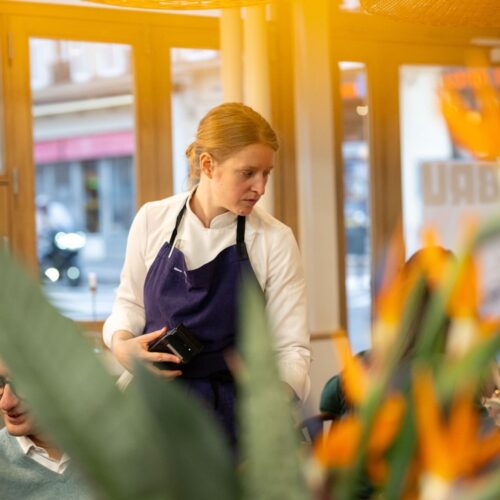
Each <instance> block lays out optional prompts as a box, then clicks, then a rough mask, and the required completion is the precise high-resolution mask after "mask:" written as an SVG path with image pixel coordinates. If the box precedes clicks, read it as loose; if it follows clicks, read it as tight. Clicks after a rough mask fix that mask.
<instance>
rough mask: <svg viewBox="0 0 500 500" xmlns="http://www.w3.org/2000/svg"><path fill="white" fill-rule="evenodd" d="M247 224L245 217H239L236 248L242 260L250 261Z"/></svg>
mask: <svg viewBox="0 0 500 500" xmlns="http://www.w3.org/2000/svg"><path fill="white" fill-rule="evenodd" d="M245 222H246V219H245V217H243V215H238V225H237V227H236V247H237V248H238V254H239V256H240V259H242V260H244V259H248V252H247V246H246V245H245Z"/></svg>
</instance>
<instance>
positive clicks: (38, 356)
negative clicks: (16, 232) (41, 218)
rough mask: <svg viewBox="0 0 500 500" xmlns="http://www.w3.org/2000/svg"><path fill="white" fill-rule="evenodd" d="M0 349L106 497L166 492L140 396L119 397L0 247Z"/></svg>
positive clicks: (56, 437) (49, 428) (43, 425)
mask: <svg viewBox="0 0 500 500" xmlns="http://www.w3.org/2000/svg"><path fill="white" fill-rule="evenodd" d="M0 276H1V283H2V286H1V287H0V355H1V357H2V359H3V361H4V363H5V364H6V365H7V366H8V367H9V370H10V374H11V377H12V378H13V379H14V380H15V383H16V385H17V386H18V390H19V391H20V393H21V394H22V395H23V398H24V399H25V401H26V404H27V406H28V407H29V408H30V410H31V411H32V413H33V415H34V418H35V421H36V422H37V424H38V425H39V427H40V429H41V430H42V432H43V433H44V434H45V435H47V436H48V437H49V439H50V440H52V441H53V442H54V444H56V445H57V446H59V447H60V448H61V449H63V450H65V451H66V452H67V453H68V454H69V455H70V456H71V458H72V463H73V465H74V466H76V467H78V468H79V469H80V470H81V471H82V472H83V474H84V476H85V477H87V478H88V479H89V481H90V482H91V484H93V487H94V488H95V491H96V495H97V496H98V497H100V498H105V499H107V500H109V499H111V500H115V499H116V500H121V499H130V500H135V499H137V498H148V499H155V498H165V496H164V494H163V492H164V484H163V482H162V480H161V477H162V455H161V451H162V450H161V449H160V448H159V446H158V445H157V443H156V436H155V435H154V434H153V433H152V432H151V430H150V427H149V426H148V425H147V423H148V418H149V417H148V415H147V412H146V409H145V408H143V402H142V399H141V397H140V395H139V394H138V393H136V392H134V391H130V393H129V394H127V396H126V397H125V396H124V395H123V394H122V393H120V392H119V391H118V390H117V389H116V387H115V384H114V380H113V378H112V377H111V376H110V375H109V374H108V373H107V371H106V369H105V367H104V365H103V364H102V363H101V361H100V360H99V359H98V358H97V357H96V355H95V354H94V352H93V350H92V348H91V346H90V345H89V343H88V342H87V341H86V340H85V339H84V338H83V336H82V334H81V332H79V331H78V329H77V327H76V325H75V324H74V323H73V322H72V321H71V320H69V319H67V318H64V317H62V316H61V315H60V314H59V313H58V312H57V311H56V310H55V309H54V308H53V307H52V306H51V305H50V304H49V303H48V301H47V300H46V298H45V297H44V296H43V294H42V292H41V291H40V289H39V287H38V286H37V285H36V284H35V283H34V282H33V281H32V279H31V277H30V276H28V274H27V273H26V271H25V270H24V269H23V268H22V266H21V265H20V264H18V263H17V262H15V261H14V259H13V258H12V257H11V256H9V255H8V254H7V253H6V252H5V251H2V250H0Z"/></svg>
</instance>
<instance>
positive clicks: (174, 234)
mask: <svg viewBox="0 0 500 500" xmlns="http://www.w3.org/2000/svg"><path fill="white" fill-rule="evenodd" d="M186 205H187V198H186V201H185V202H184V205H182V208H181V210H180V212H179V213H178V214H177V219H175V227H174V230H173V231H172V236H170V242H169V243H170V246H172V245H173V244H174V243H175V238H176V237H177V229H179V225H180V223H181V220H182V217H183V215H184V212H185V211H186Z"/></svg>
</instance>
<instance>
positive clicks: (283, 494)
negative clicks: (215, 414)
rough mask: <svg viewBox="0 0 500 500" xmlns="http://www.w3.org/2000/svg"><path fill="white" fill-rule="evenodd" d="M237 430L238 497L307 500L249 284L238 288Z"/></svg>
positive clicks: (255, 288)
mask: <svg viewBox="0 0 500 500" xmlns="http://www.w3.org/2000/svg"><path fill="white" fill-rule="evenodd" d="M240 311H241V317H240V339H239V347H240V353H241V355H242V358H243V367H242V369H241V370H240V373H239V388H238V389H239V396H238V404H239V425H240V433H239V435H240V444H241V450H242V458H243V466H242V481H243V493H244V497H245V498H248V499H252V500H253V499H256V498H258V499H259V500H283V499H285V498H286V499H287V500H295V499H296V500H303V499H306V498H309V495H308V493H307V489H306V486H305V481H304V478H303V476H302V471H301V467H300V462H299V451H298V450H299V439H298V431H297V430H296V429H295V426H294V423H293V417H292V408H291V405H290V403H289V402H288V400H287V396H286V394H285V389H284V384H283V382H282V381H281V380H280V376H279V373H278V368H277V366H276V361H275V359H274V350H273V344H272V341H271V333H270V331H269V328H268V325H267V322H266V317H265V309H264V300H263V297H262V291H261V289H260V287H259V285H258V284H257V283H256V282H255V280H254V279H252V278H251V277H249V278H248V279H246V280H245V281H244V283H243V289H242V294H241V302H240Z"/></svg>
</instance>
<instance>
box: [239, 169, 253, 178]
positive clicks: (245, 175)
mask: <svg viewBox="0 0 500 500" xmlns="http://www.w3.org/2000/svg"><path fill="white" fill-rule="evenodd" d="M241 174H242V175H243V177H246V178H248V179H249V178H250V177H252V175H253V172H252V171H251V170H243V172H241Z"/></svg>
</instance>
